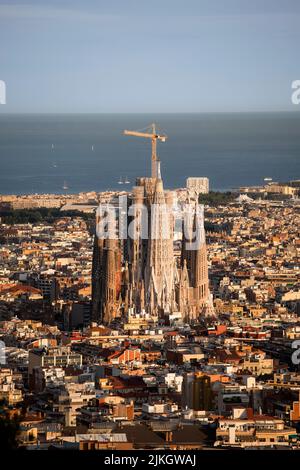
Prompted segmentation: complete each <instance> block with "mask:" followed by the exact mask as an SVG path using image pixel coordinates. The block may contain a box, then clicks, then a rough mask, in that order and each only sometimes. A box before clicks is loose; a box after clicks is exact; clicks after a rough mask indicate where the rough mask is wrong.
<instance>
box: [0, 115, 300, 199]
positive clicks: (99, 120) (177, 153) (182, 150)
mask: <svg viewBox="0 0 300 470" xmlns="http://www.w3.org/2000/svg"><path fill="white" fill-rule="evenodd" d="M152 122H155V123H156V124H157V128H158V133H161V134H165V135H167V139H166V142H159V143H158V155H159V158H160V160H161V173H162V177H163V180H164V186H165V187H166V188H180V187H184V186H185V184H186V178H188V177H189V176H206V177H208V178H209V180H210V188H211V190H215V191H230V190H233V189H236V188H238V187H240V186H245V185H260V184H263V182H264V178H272V179H273V180H274V181H280V182H286V181H289V180H295V179H300V112H298V111H297V112H291V113H234V114H230V113H215V114H214V113H206V114H204V113H203V114H202V113H199V114H156V115H154V114H59V115H54V114H48V115H47V114H41V115H37V114H18V115H17V114H0V194H34V193H39V194H41V193H48V194H49V193H56V194H63V193H69V194H73V193H78V192H87V191H105V190H111V189H118V190H120V189H126V190H127V189H129V187H131V186H132V185H134V184H135V179H136V177H138V176H148V175H150V168H151V139H147V138H140V137H131V136H130V137H129V136H125V135H123V130H124V129H129V130H144V129H145V128H147V127H148V126H149V125H150V124H151V123H152ZM125 180H126V181H128V183H127V184H125V183H124V181H125ZM120 181H122V182H123V183H122V184H120V183H119V182H120ZM64 187H65V189H63V188H64Z"/></svg>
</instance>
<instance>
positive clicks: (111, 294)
mask: <svg viewBox="0 0 300 470" xmlns="http://www.w3.org/2000/svg"><path fill="white" fill-rule="evenodd" d="M173 203H174V194H173V192H172V191H165V190H164V188H163V181H162V179H161V176H160V171H159V172H158V177H157V178H152V177H151V178H146V177H145V178H138V180H137V185H136V186H135V187H134V188H133V190H132V194H131V196H130V198H129V203H128V208H127V209H128V221H127V232H128V237H127V238H126V239H124V240H118V239H116V238H113V239H110V238H109V237H108V238H105V239H104V240H101V239H99V238H98V237H97V236H95V246H94V259H93V279H92V286H93V296H92V300H93V318H94V320H97V321H100V322H102V323H105V324H109V323H111V321H112V320H113V319H114V318H116V317H120V316H122V315H123V314H125V315H126V314H127V313H128V311H129V310H130V311H131V312H137V313H139V312H143V311H145V312H147V313H149V314H151V315H153V316H158V317H159V318H164V317H166V316H168V315H169V314H172V313H175V312H181V315H182V318H183V319H184V320H185V321H188V322H189V321H190V322H194V321H197V320H199V318H200V317H201V316H206V315H214V309H213V304H212V298H211V295H210V292H209V283H208V268H207V251H206V242H205V232H204V218H203V206H200V205H199V204H198V202H196V201H194V203H193V204H194V205H193V211H192V215H191V216H190V218H188V220H187V223H186V224H185V225H186V226H187V227H185V230H183V239H182V250H181V257H180V259H177V258H176V257H175V255H174V248H173V245H174V211H173ZM189 207H191V205H190V204H189Z"/></svg>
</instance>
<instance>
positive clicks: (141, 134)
mask: <svg viewBox="0 0 300 470" xmlns="http://www.w3.org/2000/svg"><path fill="white" fill-rule="evenodd" d="M150 127H151V131H152V132H140V131H128V130H125V131H124V132H123V134H124V135H132V136H135V137H144V138H146V139H151V141H152V152H151V177H152V178H157V177H158V174H157V173H158V172H157V161H158V158H157V153H156V142H157V141H158V140H160V141H161V142H165V141H166V139H167V136H166V135H163V134H158V133H157V132H156V126H155V124H152V125H151V126H150Z"/></svg>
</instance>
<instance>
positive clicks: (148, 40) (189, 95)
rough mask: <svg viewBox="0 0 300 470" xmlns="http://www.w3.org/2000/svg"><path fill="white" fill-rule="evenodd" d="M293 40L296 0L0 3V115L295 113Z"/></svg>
mask: <svg viewBox="0 0 300 470" xmlns="http://www.w3.org/2000/svg"><path fill="white" fill-rule="evenodd" d="M299 44H300V1H299V0H151V1H146V0H105V1H104V0H98V1H97V0H95V1H92V0H69V1H68V0H59V1H58V0H52V1H47V0H39V1H33V0H31V1H28V2H25V1H14V0H9V1H8V0H6V1H2V0H0V79H1V80H4V81H5V82H6V87H7V104H6V105H1V106H0V113H3V112H203V111H255V110H258V111H263V110H266V111H273V110H289V109H290V110H300V106H298V109H297V106H295V105H292V104H291V82H292V81H293V80H296V79H300V51H299Z"/></svg>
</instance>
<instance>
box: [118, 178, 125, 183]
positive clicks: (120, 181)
mask: <svg viewBox="0 0 300 470" xmlns="http://www.w3.org/2000/svg"><path fill="white" fill-rule="evenodd" d="M118 184H124V181H123V180H122V176H120V179H119V181H118Z"/></svg>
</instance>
